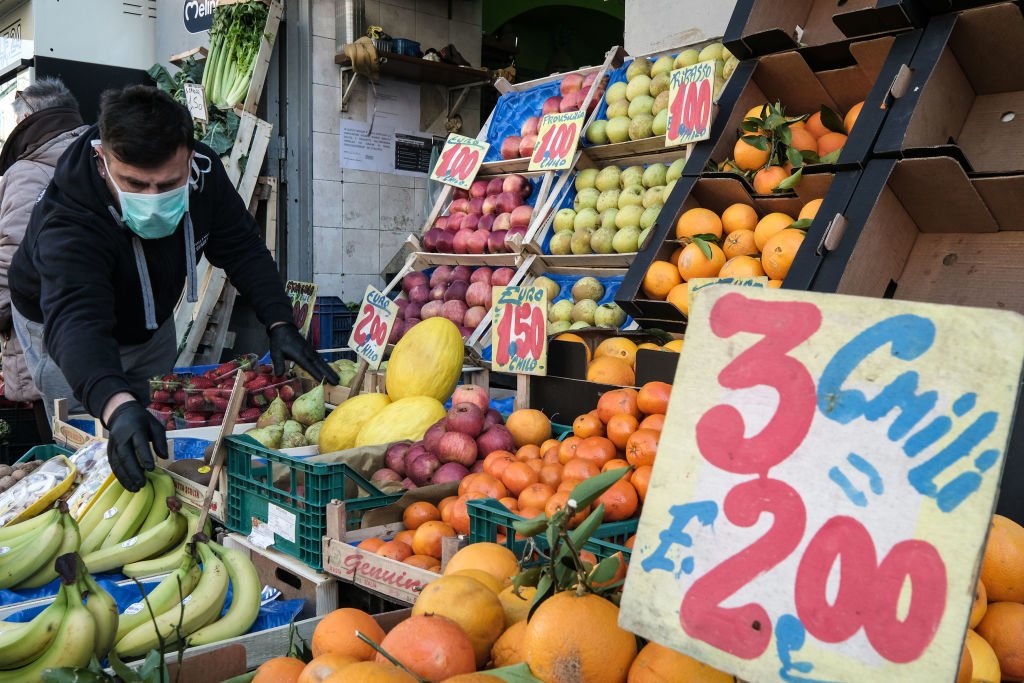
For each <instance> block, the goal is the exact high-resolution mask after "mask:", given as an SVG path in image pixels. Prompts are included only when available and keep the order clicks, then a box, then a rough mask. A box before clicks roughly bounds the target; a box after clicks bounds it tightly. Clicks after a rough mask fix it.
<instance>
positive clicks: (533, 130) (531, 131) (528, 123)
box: [519, 116, 540, 138]
mask: <svg viewBox="0 0 1024 683" xmlns="http://www.w3.org/2000/svg"><path fill="white" fill-rule="evenodd" d="M539 130H540V117H539V116H530V117H528V118H527V119H526V120H525V121H523V127H522V128H520V129H519V134H520V135H522V136H523V137H524V138H525V137H526V136H527V135H536V134H537V131H539Z"/></svg>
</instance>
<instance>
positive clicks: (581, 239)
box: [569, 228, 594, 256]
mask: <svg viewBox="0 0 1024 683" xmlns="http://www.w3.org/2000/svg"><path fill="white" fill-rule="evenodd" d="M593 236H594V231H593V230H591V229H590V228H583V229H581V230H576V231H575V232H573V234H572V241H571V242H570V243H569V249H570V250H571V251H572V253H573V254H575V255H577V256H579V255H581V254H591V253H593V251H594V250H593V249H592V248H591V247H590V240H591V238H592V237H593Z"/></svg>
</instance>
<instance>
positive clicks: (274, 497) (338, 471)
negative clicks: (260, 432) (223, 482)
mask: <svg viewBox="0 0 1024 683" xmlns="http://www.w3.org/2000/svg"><path fill="white" fill-rule="evenodd" d="M227 443H228V449H227V450H228V462H227V468H228V493H227V526H228V528H229V529H231V530H232V531H234V532H236V533H240V534H244V535H246V536H248V535H249V534H250V533H251V532H252V519H253V518H254V517H255V518H258V519H260V520H262V521H264V522H266V521H268V519H267V514H268V510H269V506H270V505H271V504H273V505H275V506H277V507H278V508H281V509H282V510H284V511H285V512H288V513H291V514H292V515H294V516H295V540H294V541H289V540H288V539H286V538H283V537H282V536H281V535H279V534H278V535H275V537H274V550H279V551H281V552H283V553H285V554H287V555H291V556H292V557H294V558H297V559H299V560H301V561H302V562H305V563H306V564H307V565H309V566H310V567H312V568H313V569H317V570H319V569H321V568H322V567H323V539H324V535H326V533H327V504H328V503H329V502H331V501H332V500H341V501H344V503H345V512H346V519H347V524H348V528H349V529H350V530H352V529H358V528H359V523H360V520H361V519H362V516H363V514H364V513H365V512H367V511H368V510H374V509H376V508H379V507H383V506H385V505H390V504H391V503H393V502H395V501H396V500H398V499H399V498H401V497H402V494H387V493H383V492H381V491H380V489H378V488H377V487H376V486H374V485H373V484H372V483H370V481H369V480H368V479H367V478H366V477H364V476H363V475H361V474H360V473H359V472H357V471H356V470H354V469H352V468H351V467H349V466H348V465H346V464H344V463H311V462H305V461H304V460H303V459H301V458H295V457H292V456H289V455H285V454H284V453H281V452H279V451H274V450H271V449H269V448H266V447H265V446H263V445H262V444H260V443H259V442H257V441H256V440H255V439H253V438H252V437H248V436H245V435H237V436H229V437H228V438H227ZM271 468H274V470H275V473H276V475H277V476H275V477H274V478H273V479H275V480H277V481H278V482H281V486H280V487H278V486H275V485H274V484H273V480H272V478H271V471H272V469H271Z"/></svg>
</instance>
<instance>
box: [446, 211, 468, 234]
mask: <svg viewBox="0 0 1024 683" xmlns="http://www.w3.org/2000/svg"><path fill="white" fill-rule="evenodd" d="M464 220H466V214H464V213H462V212H458V213H450V214H448V228H447V230H448V232H458V231H459V228H461V227H462V221H464Z"/></svg>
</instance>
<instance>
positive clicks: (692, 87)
mask: <svg viewBox="0 0 1024 683" xmlns="http://www.w3.org/2000/svg"><path fill="white" fill-rule="evenodd" d="M714 87H715V63H714V62H713V61H711V62H699V63H697V64H694V65H692V66H687V67H683V68H682V69H676V70H675V71H673V72H672V73H671V74H670V75H669V82H668V122H667V124H666V127H665V146H666V147H670V146H673V145H688V144H690V143H691V142H698V141H700V140H707V139H708V138H710V137H711V111H712V104H713V103H712V94H713V93H714Z"/></svg>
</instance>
